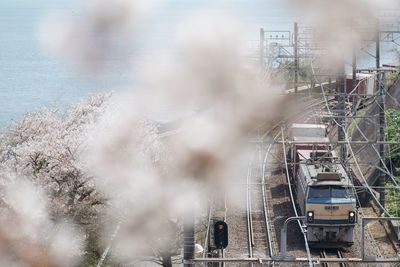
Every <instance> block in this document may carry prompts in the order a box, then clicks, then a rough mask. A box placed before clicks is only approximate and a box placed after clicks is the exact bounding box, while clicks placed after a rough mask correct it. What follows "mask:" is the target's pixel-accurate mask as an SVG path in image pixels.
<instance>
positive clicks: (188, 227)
mask: <svg viewBox="0 0 400 267" xmlns="http://www.w3.org/2000/svg"><path fill="white" fill-rule="evenodd" d="M194 245H195V237H194V212H193V211H191V210H188V211H186V213H185V217H184V221H183V261H184V265H183V266H184V267H193V266H194V264H190V263H187V261H190V260H193V259H194Z"/></svg>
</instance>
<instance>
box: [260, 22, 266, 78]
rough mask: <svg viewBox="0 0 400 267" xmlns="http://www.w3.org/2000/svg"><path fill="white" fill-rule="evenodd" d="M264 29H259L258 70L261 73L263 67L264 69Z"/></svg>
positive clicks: (262, 72)
mask: <svg viewBox="0 0 400 267" xmlns="http://www.w3.org/2000/svg"><path fill="white" fill-rule="evenodd" d="M264 44H265V31H264V29H263V28H261V29H260V70H261V75H263V74H264V69H265V54H264V51H265V46H264Z"/></svg>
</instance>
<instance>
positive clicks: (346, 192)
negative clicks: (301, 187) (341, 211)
mask: <svg viewBox="0 0 400 267" xmlns="http://www.w3.org/2000/svg"><path fill="white" fill-rule="evenodd" d="M321 198H324V199H326V198H329V199H331V198H335V199H352V198H354V195H353V191H352V190H351V188H349V187H343V186H334V185H323V186H311V187H310V189H309V191H308V200H317V199H321Z"/></svg>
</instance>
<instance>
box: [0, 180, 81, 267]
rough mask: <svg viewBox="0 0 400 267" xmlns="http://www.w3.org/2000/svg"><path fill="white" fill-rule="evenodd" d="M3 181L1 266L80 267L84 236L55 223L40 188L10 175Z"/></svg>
mask: <svg viewBox="0 0 400 267" xmlns="http://www.w3.org/2000/svg"><path fill="white" fill-rule="evenodd" d="M1 179H2V184H1V186H0V192H1V200H2V203H3V204H4V205H2V212H1V215H0V266H18V267H19V266H21V267H23V266H33V267H41V266H77V264H78V262H79V258H80V256H81V254H82V247H83V246H82V245H83V236H82V234H81V233H79V232H77V231H76V230H73V229H74V228H73V227H72V226H71V225H70V224H68V223H66V222H63V223H61V224H60V223H57V222H54V221H52V220H51V218H50V217H49V215H48V213H47V207H48V203H47V198H46V196H45V194H44V192H43V191H42V189H40V187H38V186H37V185H35V184H33V183H32V182H31V181H29V180H28V179H21V178H18V177H15V176H13V175H10V174H7V173H2V174H1ZM60 229H61V230H60Z"/></svg>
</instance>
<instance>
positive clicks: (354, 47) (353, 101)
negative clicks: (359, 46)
mask: <svg viewBox="0 0 400 267" xmlns="http://www.w3.org/2000/svg"><path fill="white" fill-rule="evenodd" d="M351 65H352V70H353V73H352V74H353V77H352V78H353V80H352V82H353V84H352V91H353V90H354V88H356V86H357V50H356V45H355V40H353V60H352V64H351ZM357 92H359V90H356V91H354V92H353V94H358V93H357ZM351 102H352V107H353V112H352V113H353V114H356V108H357V96H352V97H351Z"/></svg>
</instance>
